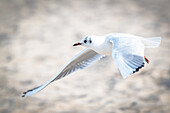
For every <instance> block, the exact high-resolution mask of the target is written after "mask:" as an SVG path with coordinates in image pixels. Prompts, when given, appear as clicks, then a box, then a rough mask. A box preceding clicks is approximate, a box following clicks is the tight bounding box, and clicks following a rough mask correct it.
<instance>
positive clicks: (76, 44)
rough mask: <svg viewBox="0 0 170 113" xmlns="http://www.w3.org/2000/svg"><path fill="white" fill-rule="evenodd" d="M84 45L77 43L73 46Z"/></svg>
mask: <svg viewBox="0 0 170 113" xmlns="http://www.w3.org/2000/svg"><path fill="white" fill-rule="evenodd" d="M78 45H82V43H75V44H74V45H73V46H78Z"/></svg>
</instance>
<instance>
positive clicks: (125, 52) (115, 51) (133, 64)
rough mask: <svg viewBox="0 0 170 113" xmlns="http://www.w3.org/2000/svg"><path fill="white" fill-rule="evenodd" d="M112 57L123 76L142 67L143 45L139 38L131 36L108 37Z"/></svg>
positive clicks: (143, 61)
mask: <svg viewBox="0 0 170 113" xmlns="http://www.w3.org/2000/svg"><path fill="white" fill-rule="evenodd" d="M110 42H111V43H112V47H113V48H112V57H113V58H114V60H115V62H116V64H117V66H118V68H119V71H120V73H121V75H122V77H123V78H126V77H128V76H129V75H131V74H133V73H135V72H137V71H139V69H141V68H142V67H144V63H145V60H144V45H143V43H142V42H141V40H140V39H137V38H133V37H131V38H130V37H114V38H110Z"/></svg>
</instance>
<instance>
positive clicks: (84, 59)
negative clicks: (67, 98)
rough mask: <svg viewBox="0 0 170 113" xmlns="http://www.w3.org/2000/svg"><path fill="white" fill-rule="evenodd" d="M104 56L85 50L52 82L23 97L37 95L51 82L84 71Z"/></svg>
mask: <svg viewBox="0 0 170 113" xmlns="http://www.w3.org/2000/svg"><path fill="white" fill-rule="evenodd" d="M103 57H104V56H103V55H100V54H98V53H96V52H95V51H93V50H91V49H84V50H83V51H82V52H80V53H79V54H78V55H76V56H75V57H74V58H73V59H72V60H71V61H70V62H69V63H68V64H67V65H66V66H65V67H64V68H63V69H62V70H61V71H60V72H59V73H58V74H56V75H55V76H54V77H53V78H52V79H51V80H49V81H48V82H47V83H45V84H43V85H41V86H39V87H36V88H34V89H31V90H28V91H26V92H24V93H23V94H24V95H23V97H26V96H30V95H32V94H34V93H37V92H39V91H41V90H42V89H44V88H45V87H46V86H48V85H49V84H50V83H51V82H53V81H55V80H58V79H60V78H63V77H65V76H67V75H69V74H71V73H72V72H74V71H77V70H79V69H84V68H86V67H87V66H89V65H90V64H92V63H93V62H95V61H97V60H99V59H101V58H103Z"/></svg>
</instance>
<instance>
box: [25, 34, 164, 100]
mask: <svg viewBox="0 0 170 113" xmlns="http://www.w3.org/2000/svg"><path fill="white" fill-rule="evenodd" d="M160 42H161V37H152V38H143V37H140V36H135V35H130V34H122V33H110V34H107V35H104V36H94V35H93V36H87V37H85V38H84V39H83V40H82V41H80V42H79V43H76V44H74V45H73V46H77V45H82V46H84V47H86V49H84V50H83V51H82V52H80V53H79V54H78V55H76V56H75V57H74V58H73V59H72V60H71V61H70V62H69V63H68V64H67V65H66V66H65V67H64V68H63V69H61V71H60V72H58V73H57V74H56V75H55V76H54V77H53V78H52V79H51V80H49V81H48V82H47V83H45V84H43V85H41V86H39V87H36V88H34V89H31V90H28V91H26V92H24V93H23V97H27V96H30V95H32V94H34V93H37V92H39V91H41V90H42V89H44V88H45V87H46V86H48V85H49V84H50V83H52V82H53V81H55V80H58V79H60V78H63V77H65V76H67V75H69V74H70V73H72V72H74V71H77V70H79V69H84V68H86V67H87V66H89V65H90V64H92V63H93V62H96V61H98V60H100V59H101V58H103V57H105V56H112V58H113V59H114V60H115V62H116V64H117V66H118V68H119V71H120V73H121V75H122V77H123V78H126V77H128V76H129V75H131V74H133V73H135V72H137V71H139V69H140V68H142V67H144V64H145V61H146V62H147V63H149V60H148V59H147V58H146V57H145V56H144V49H145V48H155V47H158V46H159V45H160Z"/></svg>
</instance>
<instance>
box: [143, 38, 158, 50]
mask: <svg viewBox="0 0 170 113" xmlns="http://www.w3.org/2000/svg"><path fill="white" fill-rule="evenodd" d="M142 41H143V43H144V46H145V48H156V47H158V46H159V45H160V43H161V37H152V38H144V39H143V40H142Z"/></svg>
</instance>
